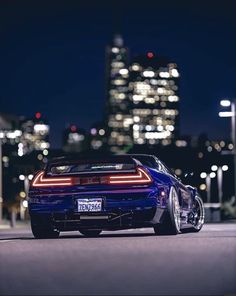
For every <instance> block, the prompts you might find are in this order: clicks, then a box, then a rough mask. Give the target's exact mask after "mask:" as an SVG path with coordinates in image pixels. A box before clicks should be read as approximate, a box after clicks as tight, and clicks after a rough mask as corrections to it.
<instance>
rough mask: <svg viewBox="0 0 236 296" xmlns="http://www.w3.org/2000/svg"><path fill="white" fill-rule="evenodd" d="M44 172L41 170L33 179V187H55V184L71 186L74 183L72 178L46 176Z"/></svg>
mask: <svg viewBox="0 0 236 296" xmlns="http://www.w3.org/2000/svg"><path fill="white" fill-rule="evenodd" d="M43 175H44V172H43V171H41V172H39V173H38V174H37V175H36V176H35V177H34V179H33V182H32V185H31V186H32V187H54V186H71V185H73V180H72V178H65V177H57V178H52V177H49V178H45V177H44V176H43Z"/></svg>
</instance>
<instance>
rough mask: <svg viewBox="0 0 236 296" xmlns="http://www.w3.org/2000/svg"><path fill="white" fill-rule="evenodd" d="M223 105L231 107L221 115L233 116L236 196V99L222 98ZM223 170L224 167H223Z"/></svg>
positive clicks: (235, 194) (232, 130) (235, 185)
mask: <svg viewBox="0 0 236 296" xmlns="http://www.w3.org/2000/svg"><path fill="white" fill-rule="evenodd" d="M220 105H221V106H222V107H230V106H231V110H230V111H224V112H219V116H220V117H231V138H232V142H233V155H234V196H235V197H236V100H235V99H234V100H231V101H230V100H228V99H226V100H221V101H220ZM225 168H226V167H225ZM222 170H223V167H222Z"/></svg>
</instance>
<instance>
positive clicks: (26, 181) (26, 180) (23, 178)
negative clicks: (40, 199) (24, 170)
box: [19, 174, 33, 220]
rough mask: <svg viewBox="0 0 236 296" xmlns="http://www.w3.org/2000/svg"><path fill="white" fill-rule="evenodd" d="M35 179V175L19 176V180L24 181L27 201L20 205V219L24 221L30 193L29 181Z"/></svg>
mask: <svg viewBox="0 0 236 296" xmlns="http://www.w3.org/2000/svg"><path fill="white" fill-rule="evenodd" d="M32 179H33V175H32V174H30V175H19V180H21V181H24V193H25V199H24V200H23V201H21V203H20V217H21V220H23V219H24V215H25V209H26V208H27V207H28V191H29V184H30V183H29V181H30V180H32Z"/></svg>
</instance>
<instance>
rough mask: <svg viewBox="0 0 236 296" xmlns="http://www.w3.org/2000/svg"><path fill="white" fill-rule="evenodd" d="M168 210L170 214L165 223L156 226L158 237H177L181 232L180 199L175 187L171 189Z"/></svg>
mask: <svg viewBox="0 0 236 296" xmlns="http://www.w3.org/2000/svg"><path fill="white" fill-rule="evenodd" d="M167 208H168V213H167V215H166V217H165V219H164V221H163V222H162V223H161V224H157V225H155V226H154V232H155V234H157V235H176V234H178V233H180V232H181V231H180V227H181V219H180V205H179V197H178V193H177V191H176V189H175V188H174V187H171V188H170V193H169V199H168V205H167Z"/></svg>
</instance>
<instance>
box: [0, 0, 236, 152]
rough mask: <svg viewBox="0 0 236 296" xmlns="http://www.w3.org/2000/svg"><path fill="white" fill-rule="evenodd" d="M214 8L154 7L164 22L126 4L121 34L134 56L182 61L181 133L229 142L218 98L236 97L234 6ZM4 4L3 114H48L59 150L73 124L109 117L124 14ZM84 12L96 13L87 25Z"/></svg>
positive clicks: (87, 124) (100, 8)
mask: <svg viewBox="0 0 236 296" xmlns="http://www.w3.org/2000/svg"><path fill="white" fill-rule="evenodd" d="M25 3H26V2H25ZM209 3H210V2H208V3H207V4H206V5H205V6H203V5H202V4H201V3H200V4H199V5H196V6H188V5H186V3H184V5H183V4H179V7H177V6H176V4H175V3H174V2H173V3H172V4H163V3H161V4H160V3H159V4H158V5H159V6H158V5H157V4H155V3H152V4H151V6H152V7H153V8H159V10H161V11H163V13H162V14H160V15H158V17H157V18H156V17H154V16H155V14H154V11H155V9H152V10H150V8H149V7H144V8H143V9H144V12H147V11H148V12H149V16H147V14H145V13H144V12H143V11H142V9H141V7H140V6H138V5H136V6H135V7H134V6H132V4H127V5H126V6H125V10H124V11H123V12H122V13H120V11H121V9H119V14H120V23H121V25H119V31H120V33H121V34H122V36H123V38H124V40H125V44H126V46H127V47H129V48H130V51H131V52H132V55H133V56H134V55H137V54H145V53H146V52H148V51H152V52H154V53H155V54H156V55H167V56H170V57H171V58H173V60H174V61H176V63H177V65H178V66H179V69H180V73H181V78H180V97H181V103H180V130H181V134H193V135H199V134H200V133H202V132H206V133H208V135H209V137H210V138H216V137H217V138H219V137H221V138H222V137H224V138H229V137H230V134H229V122H228V120H220V119H219V118H218V117H217V113H218V111H219V106H218V102H219V100H220V99H221V98H222V97H225V96H229V97H233V96H234V95H235V93H236V90H235V85H234V83H233V79H234V78H233V77H234V69H235V64H236V63H235V55H234V54H233V53H234V52H235V47H236V44H235V39H233V38H232V36H233V33H234V31H235V21H234V19H233V13H232V11H233V10H232V7H231V5H230V2H227V4H228V5H224V6H222V5H220V4H219V3H218V2H217V3H215V2H214V3H215V5H214V9H213V10H211V5H210V4H209ZM1 6H2V8H3V9H2V12H3V13H4V15H3V17H2V18H1V23H2V24H3V26H2V27H3V30H2V31H1V36H2V40H3V46H2V47H1V52H0V56H1V59H2V68H1V73H0V74H1V83H2V87H1V95H0V100H1V105H2V108H1V111H2V112H4V113H5V112H6V113H14V114H18V115H25V116H27V117H30V116H32V115H33V114H34V113H35V112H37V111H39V112H41V113H42V115H43V116H45V117H46V118H48V120H49V124H50V127H51V136H50V140H51V142H52V147H60V146H61V142H62V140H61V133H62V131H63V129H64V128H65V126H66V125H68V124H76V125H77V126H78V127H80V128H86V129H89V128H90V127H91V126H92V124H93V123H94V122H95V121H101V119H102V115H101V114H102V113H103V109H104V105H105V100H106V98H105V47H106V45H107V44H109V43H110V42H111V39H112V37H113V33H114V30H117V26H115V25H114V16H116V17H117V14H118V12H116V8H112V7H111V6H109V5H108V6H105V5H104V4H101V5H100V6H99V5H98V7H96V5H94V6H93V9H91V8H90V7H89V5H87V6H86V4H83V5H81V4H80V5H79V4H72V3H70V4H68V5H66V3H64V2H63V4H62V5H58V7H53V5H52V4H48V7H47V13H45V12H44V9H43V6H37V5H36V6H34V5H30V4H29V3H28V2H27V4H24V3H23V4H22V5H21V6H19V7H18V5H17V4H15V8H14V9H13V8H12V6H11V7H10V6H7V5H3V4H1ZM121 6H122V5H121ZM17 8H19V9H17ZM132 8H133V10H132ZM114 10H115V12H114ZM85 11H86V12H89V13H90V14H89V15H90V18H89V21H87V22H85V17H84V16H83V12H85ZM156 11H158V10H156ZM207 14H208V16H210V17H208V18H206V15H207ZM167 15H168V18H167ZM139 17H142V18H143V20H144V21H143V22H142V25H139V22H138V19H139ZM181 17H182V19H181ZM128 18H129V20H128ZM167 19H168V22H169V25H168V26H167V27H166V23H167ZM219 19H221V22H218V23H217V22H216V21H217V20H219ZM36 21H37V22H36ZM84 22H85V23H84ZM186 23H187V24H188V26H189V30H190V31H191V36H189V34H188V30H187V28H185V27H186V26H185V24H186ZM174 25H175V26H174ZM62 26H63V30H61V29H60V28H62ZM85 27H86V28H87V31H86V34H84V33H83V32H82V31H83V30H82V28H84V29H85ZM56 32H57V33H56ZM17 36H19V38H16V37H17ZM12 40H14V41H12ZM222 57H224V60H223V58H222ZM32 73H33V75H32ZM203 90H204V91H203ZM68 102H69V104H68Z"/></svg>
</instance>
